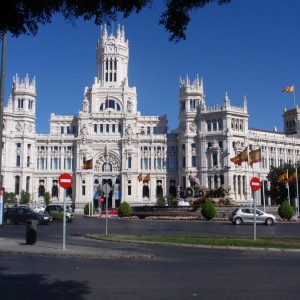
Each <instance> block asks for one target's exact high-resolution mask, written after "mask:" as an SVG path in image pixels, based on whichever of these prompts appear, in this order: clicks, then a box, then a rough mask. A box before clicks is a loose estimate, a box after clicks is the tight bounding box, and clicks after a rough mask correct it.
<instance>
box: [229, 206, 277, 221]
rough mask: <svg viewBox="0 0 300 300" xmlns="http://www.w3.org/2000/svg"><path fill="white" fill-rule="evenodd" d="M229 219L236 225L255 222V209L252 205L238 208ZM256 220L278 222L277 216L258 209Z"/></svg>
mask: <svg viewBox="0 0 300 300" xmlns="http://www.w3.org/2000/svg"><path fill="white" fill-rule="evenodd" d="M229 220H230V221H231V222H232V223H233V224H236V225H240V224H242V223H254V209H253V208H251V207H243V208H237V209H235V210H234V211H233V212H232V213H231V215H230V216H229ZM256 222H257V223H264V224H266V225H273V224H275V223H276V216H274V215H272V214H267V213H265V212H263V211H262V210H259V209H256Z"/></svg>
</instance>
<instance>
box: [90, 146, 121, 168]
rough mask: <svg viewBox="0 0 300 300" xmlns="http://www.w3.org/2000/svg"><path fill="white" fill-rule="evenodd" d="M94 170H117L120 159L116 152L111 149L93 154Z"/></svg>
mask: <svg viewBox="0 0 300 300" xmlns="http://www.w3.org/2000/svg"><path fill="white" fill-rule="evenodd" d="M95 158H96V159H95V165H94V170H95V171H96V172H97V171H98V172H108V173H111V172H119V171H120V166H121V159H120V156H119V155H118V154H116V153H115V152H113V151H102V152H100V153H99V154H97V155H95Z"/></svg>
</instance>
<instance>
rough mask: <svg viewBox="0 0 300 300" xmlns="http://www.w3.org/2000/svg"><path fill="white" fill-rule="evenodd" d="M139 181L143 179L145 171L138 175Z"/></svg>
mask: <svg viewBox="0 0 300 300" xmlns="http://www.w3.org/2000/svg"><path fill="white" fill-rule="evenodd" d="M137 179H138V181H142V180H143V173H140V174H139V176H138V177H137Z"/></svg>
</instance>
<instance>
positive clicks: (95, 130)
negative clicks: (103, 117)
mask: <svg viewBox="0 0 300 300" xmlns="http://www.w3.org/2000/svg"><path fill="white" fill-rule="evenodd" d="M94 132H95V133H97V124H94Z"/></svg>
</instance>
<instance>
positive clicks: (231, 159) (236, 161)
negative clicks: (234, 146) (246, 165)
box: [230, 154, 241, 165]
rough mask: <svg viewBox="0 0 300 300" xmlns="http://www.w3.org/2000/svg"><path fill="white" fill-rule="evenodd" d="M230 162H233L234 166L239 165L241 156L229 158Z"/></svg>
mask: <svg viewBox="0 0 300 300" xmlns="http://www.w3.org/2000/svg"><path fill="white" fill-rule="evenodd" d="M230 161H231V162H233V163H234V164H235V165H238V164H240V163H241V156H240V154H239V155H237V156H235V157H233V158H230Z"/></svg>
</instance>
